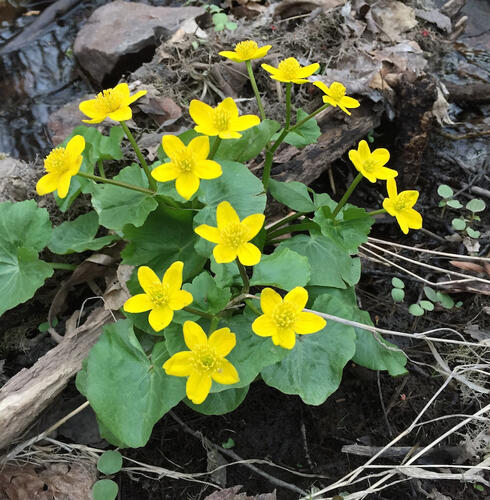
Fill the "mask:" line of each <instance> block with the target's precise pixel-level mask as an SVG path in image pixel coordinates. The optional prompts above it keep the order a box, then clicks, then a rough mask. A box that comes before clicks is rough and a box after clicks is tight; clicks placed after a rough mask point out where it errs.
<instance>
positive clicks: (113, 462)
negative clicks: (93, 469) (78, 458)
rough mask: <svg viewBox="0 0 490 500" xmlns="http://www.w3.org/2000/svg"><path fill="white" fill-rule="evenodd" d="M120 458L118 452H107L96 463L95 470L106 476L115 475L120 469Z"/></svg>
mask: <svg viewBox="0 0 490 500" xmlns="http://www.w3.org/2000/svg"><path fill="white" fill-rule="evenodd" d="M122 463H123V460H122V456H121V454H120V453H119V452H118V451H114V450H108V451H105V452H104V453H102V455H101V456H100V458H99V460H98V461H97V469H98V470H99V471H100V472H102V474H106V475H107V476H108V475H110V474H116V472H119V471H120V470H121V468H122Z"/></svg>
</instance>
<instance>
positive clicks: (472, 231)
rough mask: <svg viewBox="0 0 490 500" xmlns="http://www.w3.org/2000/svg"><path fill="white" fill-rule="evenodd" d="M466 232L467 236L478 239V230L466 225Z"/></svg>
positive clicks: (479, 234)
mask: <svg viewBox="0 0 490 500" xmlns="http://www.w3.org/2000/svg"><path fill="white" fill-rule="evenodd" d="M466 232H467V233H468V236H469V237H470V238H475V239H478V238H479V237H480V236H481V233H480V231H476V230H475V229H472V228H471V227H467V228H466Z"/></svg>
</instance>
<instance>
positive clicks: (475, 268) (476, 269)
mask: <svg viewBox="0 0 490 500" xmlns="http://www.w3.org/2000/svg"><path fill="white" fill-rule="evenodd" d="M449 264H451V265H452V266H453V267H457V268H458V269H462V270H463V271H471V272H473V273H477V274H484V273H485V268H484V267H483V266H480V264H476V263H475V262H468V261H461V260H450V261H449Z"/></svg>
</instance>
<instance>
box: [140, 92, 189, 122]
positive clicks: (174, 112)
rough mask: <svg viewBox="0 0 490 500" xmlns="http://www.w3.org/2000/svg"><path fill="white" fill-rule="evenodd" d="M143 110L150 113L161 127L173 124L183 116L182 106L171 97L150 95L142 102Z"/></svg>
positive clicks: (141, 107)
mask: <svg viewBox="0 0 490 500" xmlns="http://www.w3.org/2000/svg"><path fill="white" fill-rule="evenodd" d="M139 108H140V109H141V111H143V112H144V113H146V114H147V115H150V116H151V117H152V118H153V119H154V120H155V122H156V123H157V124H158V125H159V126H160V127H165V126H168V125H172V123H174V122H175V121H177V120H178V119H179V118H180V117H181V116H182V108H181V107H180V106H179V105H178V104H176V103H175V101H174V100H173V99H170V97H163V96H158V97H150V98H149V99H148V101H147V102H146V103H141V104H140V106H139Z"/></svg>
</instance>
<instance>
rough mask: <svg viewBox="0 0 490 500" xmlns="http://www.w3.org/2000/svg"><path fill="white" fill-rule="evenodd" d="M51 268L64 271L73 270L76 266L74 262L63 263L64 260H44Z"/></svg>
mask: <svg viewBox="0 0 490 500" xmlns="http://www.w3.org/2000/svg"><path fill="white" fill-rule="evenodd" d="M46 264H49V265H50V266H51V267H52V268H53V269H65V270H66V271H73V270H74V269H76V268H77V266H76V265H75V264H65V263H64V262H46Z"/></svg>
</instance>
